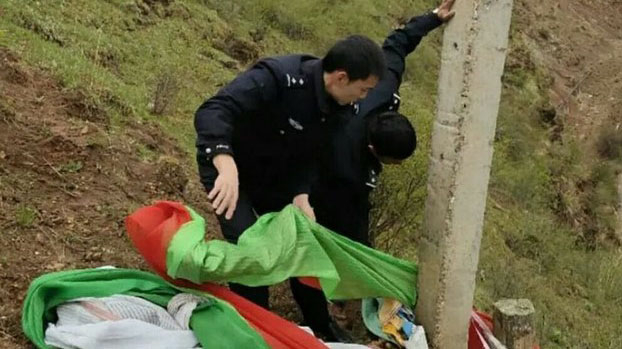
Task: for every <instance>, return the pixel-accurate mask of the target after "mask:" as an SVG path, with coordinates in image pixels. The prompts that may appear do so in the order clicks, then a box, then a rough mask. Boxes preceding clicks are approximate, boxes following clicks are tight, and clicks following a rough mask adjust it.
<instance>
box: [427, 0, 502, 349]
mask: <svg viewBox="0 0 622 349" xmlns="http://www.w3.org/2000/svg"><path fill="white" fill-rule="evenodd" d="M454 9H455V10H456V17H455V18H454V19H453V20H452V21H451V22H450V23H449V25H448V26H447V28H446V29H445V34H444V38H443V50H442V61H441V71H440V76H439V90H438V100H437V117H436V121H435V123H434V128H433V134H432V151H431V155H430V167H429V168H430V170H429V179H428V189H427V190H428V196H427V201H426V208H425V218H424V238H423V239H422V241H421V246H420V250H419V263H420V268H421V270H420V274H419V281H418V290H419V300H418V303H417V309H416V317H417V321H418V322H420V323H421V324H423V326H424V328H425V330H426V333H427V335H428V339H429V343H430V345H431V347H432V348H442V349H453V348H461V349H463V348H466V346H467V330H468V323H469V317H470V314H471V307H472V304H473V292H474V289H475V273H476V271H477V263H478V259H479V248H480V240H481V236H482V226H483V219H484V209H485V206H486V195H487V190H488V179H489V177H490V165H491V162H492V152H493V140H494V134H495V127H496V121H497V113H498V110H499V100H500V96H501V75H502V73H503V66H504V64H505V56H506V51H507V46H508V31H509V27H510V20H511V12H512V0H459V1H456V4H455V6H454Z"/></svg>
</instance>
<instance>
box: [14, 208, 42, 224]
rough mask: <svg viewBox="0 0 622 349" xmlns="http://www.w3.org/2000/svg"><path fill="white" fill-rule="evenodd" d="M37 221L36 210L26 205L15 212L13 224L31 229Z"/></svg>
mask: <svg viewBox="0 0 622 349" xmlns="http://www.w3.org/2000/svg"><path fill="white" fill-rule="evenodd" d="M36 219H37V210H35V209H34V208H32V207H30V206H27V205H20V206H19V207H18V208H17V211H16V212H15V223H17V225H18V226H20V227H22V228H29V227H31V226H32V225H33V224H34V223H35V221H36Z"/></svg>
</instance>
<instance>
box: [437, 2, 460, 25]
mask: <svg viewBox="0 0 622 349" xmlns="http://www.w3.org/2000/svg"><path fill="white" fill-rule="evenodd" d="M454 2H456V0H443V2H442V3H441V4H440V5H439V6H438V7H437V8H436V10H434V13H436V15H437V16H438V19H440V20H441V21H443V22H448V21H449V20H450V19H452V18H453V17H454V16H455V15H456V11H452V7H453V6H454Z"/></svg>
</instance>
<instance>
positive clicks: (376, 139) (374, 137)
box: [367, 111, 417, 160]
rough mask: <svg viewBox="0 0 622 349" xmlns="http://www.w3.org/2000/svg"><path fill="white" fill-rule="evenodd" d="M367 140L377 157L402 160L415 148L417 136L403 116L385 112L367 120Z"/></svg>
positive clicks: (375, 114)
mask: <svg viewBox="0 0 622 349" xmlns="http://www.w3.org/2000/svg"><path fill="white" fill-rule="evenodd" d="M367 140H368V143H369V144H370V145H372V146H373V147H374V151H375V152H376V155H377V156H382V157H388V158H392V159H397V160H404V159H406V158H408V157H409V156H411V155H412V153H413V152H414V151H415V149H416V148H417V134H416V132H415V129H414V128H413V126H412V124H411V123H410V121H409V120H408V118H406V117H405V116H404V115H402V114H400V113H398V112H395V111H387V112H383V113H374V114H372V115H370V116H369V118H368V120H367Z"/></svg>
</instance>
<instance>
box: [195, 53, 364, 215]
mask: <svg viewBox="0 0 622 349" xmlns="http://www.w3.org/2000/svg"><path fill="white" fill-rule="evenodd" d="M357 108H358V106H356V105H347V106H339V105H337V104H336V103H335V102H334V100H332V99H331V98H330V97H329V95H328V94H327V93H326V91H325V88H324V80H323V69H322V61H321V59H318V58H316V57H312V56H308V55H289V56H282V57H273V58H266V59H263V60H261V61H259V62H258V63H256V64H254V65H253V66H252V67H251V68H250V69H249V70H247V71H246V72H244V73H242V74H240V75H238V77H237V78H236V79H234V80H233V81H232V82H231V83H229V84H228V85H227V86H225V87H224V88H222V89H221V90H220V91H219V92H218V93H217V94H216V95H215V96H213V97H211V98H209V99H208V100H207V101H205V102H204V103H203V104H202V105H201V106H200V107H199V109H198V110H197V112H196V114H195V119H194V125H195V129H196V132H197V141H196V146H197V162H198V165H199V173H200V176H201V182H202V183H203V185H204V186H205V187H206V188H207V189H209V188H211V187H213V185H214V181H215V179H216V177H217V175H218V173H217V171H216V169H215V168H214V166H213V164H212V158H213V156H215V155H217V154H222V153H226V154H232V155H233V157H234V159H235V162H236V165H237V167H238V174H239V182H240V189H241V190H243V191H245V192H247V193H248V194H250V196H251V198H252V199H253V200H254V201H255V200H280V201H283V203H286V202H285V200H289V201H291V199H292V197H293V196H295V195H297V194H300V193H309V191H310V183H311V181H312V174H313V173H314V165H315V164H316V160H317V154H318V152H319V148H320V147H321V146H322V145H324V146H325V145H326V144H327V141H326V139H327V136H328V131H327V130H328V129H329V128H330V127H331V125H334V124H335V120H337V119H338V118H351V117H352V116H353V115H354V113H355V110H357ZM280 201H279V202H280Z"/></svg>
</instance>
